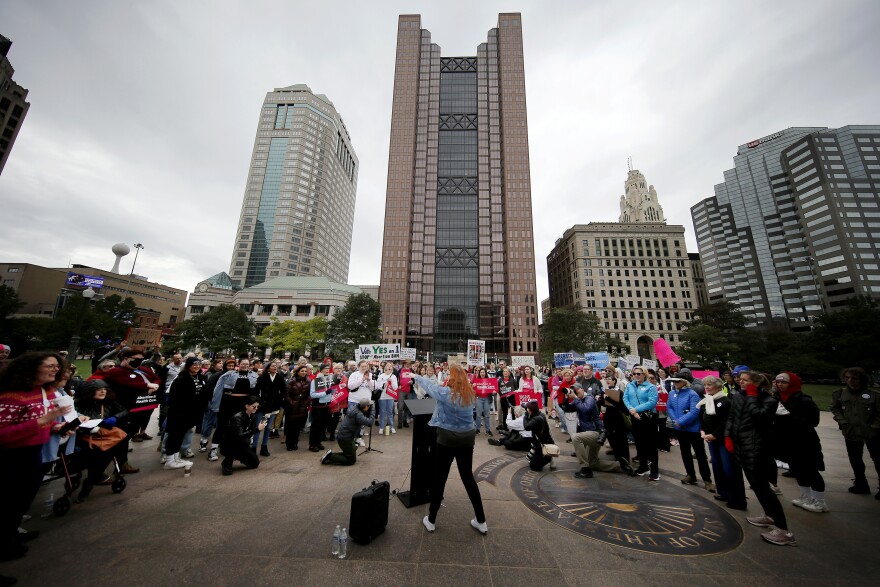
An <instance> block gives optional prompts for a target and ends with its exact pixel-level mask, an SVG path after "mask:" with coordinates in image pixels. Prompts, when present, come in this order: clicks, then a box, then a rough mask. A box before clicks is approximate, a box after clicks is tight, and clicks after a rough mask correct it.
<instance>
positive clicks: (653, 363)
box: [642, 359, 657, 371]
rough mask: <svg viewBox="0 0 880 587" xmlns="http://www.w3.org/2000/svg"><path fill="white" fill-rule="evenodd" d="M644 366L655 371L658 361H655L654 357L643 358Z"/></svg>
mask: <svg viewBox="0 0 880 587" xmlns="http://www.w3.org/2000/svg"><path fill="white" fill-rule="evenodd" d="M642 367H644V368H645V369H653V370H654V371H656V370H657V361H655V360H654V359H642Z"/></svg>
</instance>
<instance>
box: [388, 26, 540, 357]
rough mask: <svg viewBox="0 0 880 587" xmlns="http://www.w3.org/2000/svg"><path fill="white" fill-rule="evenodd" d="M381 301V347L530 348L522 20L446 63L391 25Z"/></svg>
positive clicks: (419, 33)
mask: <svg viewBox="0 0 880 587" xmlns="http://www.w3.org/2000/svg"><path fill="white" fill-rule="evenodd" d="M385 208H386V209H385V235H384V242H383V248H382V278H381V283H380V291H379V297H380V302H381V305H382V326H383V330H384V338H385V340H386V341H388V342H400V343H401V344H408V345H410V346H413V347H415V348H417V349H418V350H419V352H420V353H423V352H434V353H450V352H457V351H462V350H464V345H465V343H466V342H467V340H468V339H469V338H471V339H481V340H485V341H486V348H487V351H488V352H489V353H493V354H494V353H497V354H502V355H508V354H520V353H522V354H534V353H536V352H537V350H538V308H537V306H538V301H537V298H536V296H537V292H536V285H535V258H534V239H533V230H532V198H531V181H530V173H529V140H528V121H527V117H526V91H525V72H524V68H523V41H522V21H521V17H520V15H519V14H516V13H514V14H500V15H499V16H498V26H497V28H493V29H492V30H490V31H489V34H488V39H487V41H486V42H485V43H482V44H481V45H479V47H478V48H477V54H476V56H466V57H458V56H456V57H443V56H441V53H440V47H439V46H437V45H436V44H433V43H431V33H430V32H428V31H427V30H424V29H422V28H421V17H420V16H419V15H402V16H400V19H399V22H398V29H397V62H396V70H395V74H394V100H393V104H392V114H391V147H390V156H389V161H388V189H387V196H386V207H385Z"/></svg>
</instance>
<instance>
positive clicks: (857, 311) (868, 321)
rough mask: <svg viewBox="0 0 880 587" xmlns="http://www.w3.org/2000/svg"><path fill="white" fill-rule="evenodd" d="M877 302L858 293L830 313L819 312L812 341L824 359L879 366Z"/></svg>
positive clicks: (870, 368) (873, 368) (879, 305)
mask: <svg viewBox="0 0 880 587" xmlns="http://www.w3.org/2000/svg"><path fill="white" fill-rule="evenodd" d="M878 342H880V301H878V300H876V299H873V298H870V297H867V296H860V297H854V298H851V299H850V300H849V301H848V303H847V305H846V306H845V307H843V308H840V309H839V310H835V311H833V312H826V313H823V314H821V315H820V316H819V317H818V318H817V319H816V325H815V328H814V329H813V332H812V335H811V343H812V346H813V348H814V349H815V350H816V351H817V354H818V355H819V356H820V357H822V358H823V359H824V360H826V361H828V362H830V363H834V364H837V365H841V366H844V367H856V366H858V367H862V368H863V369H865V370H867V371H868V372H869V373H870V372H872V371H876V370H878V369H880V354H878V353H877V345H878Z"/></svg>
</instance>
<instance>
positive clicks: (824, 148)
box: [691, 126, 880, 330]
mask: <svg viewBox="0 0 880 587" xmlns="http://www.w3.org/2000/svg"><path fill="white" fill-rule="evenodd" d="M878 157H880V126H846V127H842V128H838V129H827V128H788V129H785V130H783V131H779V132H777V133H774V134H771V135H769V136H767V137H764V138H761V139H758V140H755V141H751V142H749V143H746V144H745V145H741V146H740V147H739V150H738V153H737V155H736V157H735V158H734V165H735V166H734V168H733V169H730V170H728V171H726V172H725V173H724V180H725V181H724V183H721V184H718V185H716V186H715V197H712V198H707V199H705V200H703V201H702V202H700V203H699V204H697V205H696V206H694V207H693V208H691V215H692V216H693V221H694V227H695V229H696V234H697V242H698V244H699V247H700V256H701V257H702V260H703V267H704V271H705V277H706V287H707V290H708V297H709V301H710V302H717V301H721V300H727V301H730V302H732V303H734V304H735V305H736V306H737V307H738V308H739V309H740V310H741V311H742V312H743V314H744V315H745V317H746V319H747V322H748V323H749V324H750V325H762V324H763V325H767V324H773V323H777V324H786V325H788V326H789V327H791V328H792V330H808V329H809V328H810V318H812V317H814V316H815V315H817V314H818V313H820V312H822V311H829V310H833V309H834V308H838V307H840V306H843V305H845V304H846V302H847V300H848V299H849V298H850V297H852V296H854V295H870V296H875V297H876V296H880V270H878V266H880V240H878V238H877V235H878V234H880V161H878Z"/></svg>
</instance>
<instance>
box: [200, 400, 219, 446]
mask: <svg viewBox="0 0 880 587" xmlns="http://www.w3.org/2000/svg"><path fill="white" fill-rule="evenodd" d="M216 429H217V412H212V411H211V409H210V408H208V409H207V410H205V417H204V418H202V440H204V441H206V442H207V441H208V440H210V439H211V435H212V434H214V430H216Z"/></svg>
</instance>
